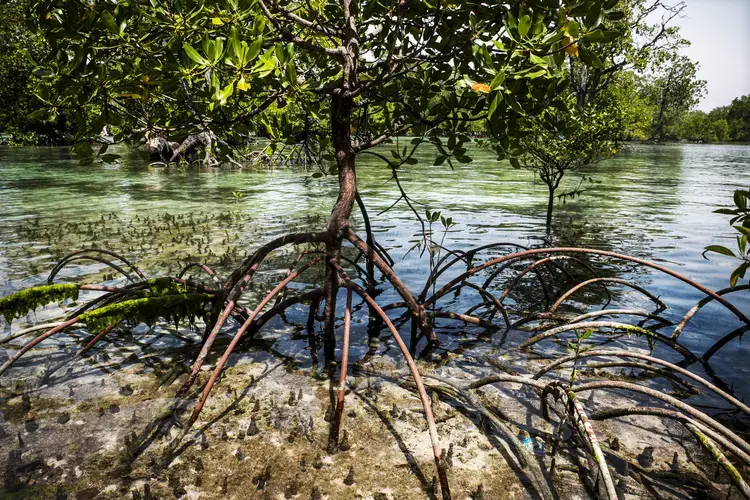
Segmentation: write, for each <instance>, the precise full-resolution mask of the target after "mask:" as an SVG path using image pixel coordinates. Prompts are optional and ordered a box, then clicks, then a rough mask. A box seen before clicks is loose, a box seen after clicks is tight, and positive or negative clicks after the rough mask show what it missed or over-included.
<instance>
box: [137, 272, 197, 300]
mask: <svg viewBox="0 0 750 500" xmlns="http://www.w3.org/2000/svg"><path fill="white" fill-rule="evenodd" d="M145 283H146V284H147V285H148V288H149V290H150V291H151V292H150V295H151V296H162V295H173V294H181V293H187V287H186V286H185V285H183V284H182V283H177V282H176V281H175V280H173V279H172V278H170V277H168V276H167V277H163V278H152V279H150V280H146V281H145Z"/></svg>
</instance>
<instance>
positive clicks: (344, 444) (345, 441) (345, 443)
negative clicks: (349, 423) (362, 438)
mask: <svg viewBox="0 0 750 500" xmlns="http://www.w3.org/2000/svg"><path fill="white" fill-rule="evenodd" d="M351 447H352V446H351V444H349V432H347V431H346V430H344V435H343V437H342V438H341V442H340V443H339V450H341V451H348V450H349V449H350V448H351Z"/></svg>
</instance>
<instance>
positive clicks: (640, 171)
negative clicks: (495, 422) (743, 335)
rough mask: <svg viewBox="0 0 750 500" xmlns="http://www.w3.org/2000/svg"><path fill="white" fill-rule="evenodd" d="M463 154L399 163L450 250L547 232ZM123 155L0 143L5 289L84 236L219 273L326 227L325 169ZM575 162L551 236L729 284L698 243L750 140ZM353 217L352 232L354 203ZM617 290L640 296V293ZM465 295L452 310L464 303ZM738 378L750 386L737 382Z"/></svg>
mask: <svg viewBox="0 0 750 500" xmlns="http://www.w3.org/2000/svg"><path fill="white" fill-rule="evenodd" d="M387 149H388V148H387V147H386V148H383V150H382V151H383V152H384V153H385V154H387V153H388V152H387ZM473 152H474V158H475V160H474V162H473V163H471V164H468V165H461V164H456V165H455V169H450V168H449V167H448V166H447V164H446V165H443V166H439V167H437V166H430V165H431V163H432V162H431V158H432V157H431V152H430V151H429V150H427V149H425V150H423V151H421V153H420V156H419V159H420V163H419V164H418V165H415V166H410V167H408V168H406V169H404V171H403V172H401V174H400V175H401V180H402V182H403V185H404V187H405V189H406V191H407V193H408V194H409V196H410V197H412V199H413V201H414V203H415V206H416V207H417V209H418V210H419V211H420V213H423V212H424V210H425V209H430V210H440V211H441V212H442V214H443V215H445V216H450V217H452V218H453V219H454V221H456V222H458V225H457V226H455V228H453V229H452V230H451V231H449V232H448V233H447V235H446V236H445V245H446V246H447V247H450V248H452V249H464V250H466V249H469V248H471V247H474V246H478V245H483V244H485V243H489V242H496V241H509V242H515V243H519V244H522V245H525V246H534V245H541V244H542V243H543V242H544V238H545V231H544V215H545V214H544V211H545V206H546V187H545V186H544V185H543V184H542V183H541V182H539V181H535V179H534V177H533V175H532V174H531V173H530V172H527V171H516V170H513V169H512V168H510V166H509V165H508V164H507V162H497V161H495V160H494V159H493V158H492V157H491V155H490V153H488V152H485V151H481V150H478V149H474V150H473ZM120 153H122V154H123V157H122V158H121V160H120V162H119V163H118V164H116V165H102V164H94V165H91V166H80V165H78V164H77V162H76V161H74V160H71V159H70V158H69V157H68V155H67V153H66V151H65V150H63V149H43V148H38V149H35V148H24V149H10V148H0V206H1V207H2V210H0V295H5V294H7V293H10V292H11V291H14V290H17V289H20V288H22V287H24V286H29V285H31V284H36V283H40V282H42V281H43V280H44V279H45V278H46V276H47V273H48V272H49V270H50V269H51V267H52V266H53V265H54V262H55V261H56V260H57V259H59V258H60V257H61V256H62V255H64V254H66V253H68V252H71V251H74V250H77V249H80V248H82V247H84V246H91V245H92V244H94V245H95V246H99V247H106V248H110V249H113V250H116V251H119V252H122V253H123V254H124V255H126V256H128V257H130V258H132V259H133V260H134V261H136V262H137V263H138V264H139V265H140V266H142V267H143V268H144V269H146V270H148V271H151V272H159V273H162V274H163V273H167V272H170V273H174V272H176V271H177V270H179V268H180V267H181V263H184V261H186V260H187V259H188V258H189V257H191V256H192V257H194V258H196V259H198V260H201V261H203V262H206V263H207V264H209V265H212V266H214V267H216V268H217V269H219V270H222V271H226V270H228V269H230V268H231V265H232V264H234V263H236V262H238V261H239V260H240V259H241V258H242V256H244V255H245V254H246V253H247V252H249V251H250V250H251V249H252V248H254V247H257V246H259V245H260V244H262V243H263V242H265V241H268V240H269V239H270V238H272V237H274V236H278V235H280V234H283V233H285V232H289V231H293V230H306V229H310V228H322V227H324V224H325V219H326V216H327V215H328V213H329V212H330V209H331V206H332V204H333V202H334V200H335V196H336V185H335V180H334V179H333V178H330V177H324V178H321V179H314V178H312V176H311V172H309V171H304V170H302V169H291V168H277V169H264V170H255V171H251V170H245V171H234V172H228V171H219V170H201V169H198V168H189V169H186V170H181V169H177V168H170V169H149V168H148V167H147V163H146V162H145V161H144V160H142V159H141V158H140V157H139V156H138V155H136V154H134V153H132V152H128V151H125V150H120ZM357 173H358V178H359V185H360V192H361V195H362V198H363V199H364V201H365V203H366V204H367V206H368V209H369V212H370V215H371V218H372V222H373V225H374V229H375V231H376V232H377V238H378V239H379V240H380V241H381V243H382V244H383V245H384V246H386V247H387V248H389V250H390V252H391V255H392V256H393V257H394V258H395V260H396V262H397V264H396V270H397V271H398V272H399V273H400V275H401V277H402V278H403V279H404V280H405V282H406V283H407V284H408V285H409V286H410V287H411V288H412V289H413V290H419V289H421V288H422V285H423V283H424V279H425V276H426V273H427V272H428V270H429V258H428V255H427V254H426V253H425V254H422V255H421V256H420V252H419V251H418V250H414V251H411V252H409V249H410V248H411V247H412V246H413V245H414V242H416V241H418V240H419V238H420V226H419V224H418V223H417V222H416V220H415V217H414V215H413V213H411V211H410V209H409V208H408V206H407V205H406V204H405V203H403V201H401V202H399V203H398V204H396V206H395V207H394V208H392V209H391V210H390V211H388V212H387V213H385V214H382V215H378V213H379V212H381V211H382V210H385V209H386V208H388V207H389V206H391V205H392V204H393V202H394V201H396V199H398V197H399V191H398V189H397V187H396V185H395V183H394V182H393V181H392V180H390V177H391V175H390V170H389V169H388V168H387V166H385V165H383V164H381V163H378V160H377V159H376V158H375V157H374V156H371V155H363V156H362V157H361V159H360V161H359V164H358V170H357ZM585 174H586V175H591V176H592V177H593V178H594V179H595V181H596V183H594V184H588V183H586V184H585V185H587V186H588V189H589V191H588V192H587V193H585V194H584V195H583V196H582V197H581V198H577V199H575V200H574V201H572V202H568V203H567V204H562V203H558V206H557V207H556V209H555V216H554V226H555V231H554V233H553V235H552V238H553V241H554V243H555V244H557V245H561V246H562V245H580V246H589V247H593V248H600V249H606V250H613V251H618V252H622V253H627V254H631V255H635V256H638V257H642V258H646V259H650V260H655V261H658V262H660V263H662V264H664V265H666V266H668V267H670V268H672V269H674V270H677V271H679V272H681V273H683V274H685V275H686V276H688V277H690V278H692V279H695V280H697V281H699V282H700V283H702V284H704V285H706V286H708V287H710V288H713V289H721V288H724V287H726V286H728V278H729V274H730V272H731V270H732V269H733V268H734V264H735V263H734V261H732V260H731V259H728V258H725V257H719V256H712V257H711V259H710V260H706V259H704V258H703V257H702V255H701V254H702V251H703V248H704V247H705V246H706V245H710V244H724V245H727V246H729V247H733V246H734V241H733V238H734V236H733V234H732V231H731V230H730V228H729V226H728V225H727V217H726V216H722V215H718V214H715V213H713V211H714V210H715V209H716V208H719V207H721V206H725V205H729V204H730V203H731V199H732V198H731V195H732V192H733V191H734V190H735V189H737V188H747V186H748V185H750V146H728V145H720V146H705V145H674V146H658V147H655V146H632V148H631V149H630V150H629V151H627V152H624V153H622V154H620V155H618V156H617V157H615V158H613V159H611V160H608V161H606V162H602V163H600V164H597V165H594V166H592V167H590V168H589V169H587V170H586V172H585ZM579 179H580V177H578V176H571V177H569V178H568V179H566V180H565V181H564V183H563V186H562V187H561V190H563V191H564V190H569V189H574V188H576V187H577V186H578V184H579ZM235 192H238V193H241V197H236V196H234V195H233V193H235ZM165 214H168V215H167V216H166V217H165ZM179 215H182V216H183V219H182V220H183V221H187V220H189V219H192V222H191V223H190V224H189V225H186V226H185V227H187V228H188V229H187V230H183V231H181V232H180V234H178V233H177V231H176V230H174V231H173V229H172V228H171V227H170V225H169V223H168V222H167V221H169V220H170V217H171V216H179ZM354 218H355V226H356V227H357V229H359V230H361V229H362V224H361V221H360V219H359V214H358V213H356V209H355V217H354ZM438 226H439V223H438ZM183 229H184V228H183ZM436 229H439V227H436ZM289 252H291V250H290V251H289ZM285 263H288V259H287V260H286V261H284V262H282V260H280V259H279V260H274V261H271V263H270V264H269V267H268V268H267V269H269V270H274V269H275V270H278V269H280V268H281V267H282V266H283V265H286V264H285ZM612 272H613V273H614V274H617V275H618V276H619V277H624V278H629V279H633V280H635V281H636V282H638V283H639V284H641V285H644V286H646V287H648V289H649V290H651V291H653V292H654V293H656V294H657V295H660V296H661V297H662V299H663V300H664V301H665V302H667V303H668V305H669V306H670V308H671V309H670V310H669V311H668V312H667V313H665V316H667V317H668V318H669V319H673V320H675V319H679V318H680V317H681V316H682V315H683V314H684V312H685V311H686V310H687V309H689V308H690V307H691V306H692V305H693V304H695V302H697V301H698V300H699V299H700V298H701V297H702V295H701V293H700V292H698V291H695V290H691V289H690V288H689V287H688V286H686V285H683V284H680V283H679V282H677V281H676V280H674V279H673V278H670V277H668V276H665V275H663V274H659V273H655V272H652V271H649V270H647V269H643V268H634V267H622V266H620V267H617V268H616V269H615V268H613V270H612ZM105 274H106V273H105ZM60 276H61V278H62V279H64V280H65V279H80V278H85V279H87V280H89V281H94V280H96V281H100V280H101V279H102V278H103V279H105V280H108V279H109V280H113V279H114V277H112V276H106V275H103V274H102V273H101V266H97V265H90V264H88V263H83V262H82V263H78V265H75V266H72V267H70V268H68V269H66V270H65V271H63V273H61V275H60ZM392 299H395V297H394V295H393V294H392V293H391V292H388V291H386V292H385V293H384V294H383V295H382V296H381V297H379V300H380V301H381V302H382V303H388V302H390V301H391V300H392ZM462 300H463V299H462ZM627 300H632V301H633V303H634V304H635V303H637V305H644V304H643V303H642V302H638V300H637V297H635V296H633V298H632V299H631V298H630V296H627V297H626V301H627ZM731 300H732V301H733V302H734V303H735V304H737V305H738V306H739V307H740V308H741V309H742V310H744V311H746V312H750V307H748V306H749V305H750V298H749V296H748V295H747V294H745V293H736V294H734V295H732V296H731ZM459 305H461V306H462V307H459V308H458V309H457V310H459V312H463V311H464V310H465V309H466V308H468V305H467V306H466V307H463V306H464V305H466V304H463V303H460V304H459ZM738 324H739V323H738V321H737V320H736V319H735V318H733V317H732V315H731V314H729V313H727V312H726V311H723V310H722V309H721V308H719V307H716V306H708V307H706V308H705V309H704V310H702V312H701V313H700V314H698V316H696V318H694V320H693V321H692V322H691V324H690V325H689V327H688V329H687V330H686V332H685V333H684V334H683V337H681V339H682V341H683V342H684V343H685V345H686V346H688V347H689V348H691V349H694V350H695V352H698V353H700V352H703V351H704V350H705V349H706V348H707V347H709V346H710V345H711V344H712V343H713V342H714V341H715V340H717V339H718V338H720V337H721V336H722V335H724V334H726V333H728V332H729V331H731V330H733V329H734V328H736V327H737V326H738ZM406 330H408V328H407V329H406ZM749 355H750V349H749V348H748V346H747V343H746V342H737V341H733V342H732V344H731V346H729V347H728V348H725V349H724V350H723V351H721V353H720V355H718V356H717V357H716V358H714V360H715V361H719V358H720V360H721V361H720V362H715V363H714V369H715V371H716V374H717V375H718V376H719V377H720V378H721V379H722V380H724V381H726V382H727V384H729V385H731V384H733V383H734V382H741V381H743V380H746V377H747V376H748V375H749V374H750V371H749V370H748V369H747V368H743V367H744V366H747V363H746V360H747V359H748V356H749ZM735 390H736V391H737V393H738V394H740V395H741V396H748V395H750V389H746V388H745V387H744V386H739V385H738V386H737V387H735Z"/></svg>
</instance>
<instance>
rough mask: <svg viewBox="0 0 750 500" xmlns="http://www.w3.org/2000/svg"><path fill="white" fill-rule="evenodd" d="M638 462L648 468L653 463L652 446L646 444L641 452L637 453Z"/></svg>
mask: <svg viewBox="0 0 750 500" xmlns="http://www.w3.org/2000/svg"><path fill="white" fill-rule="evenodd" d="M638 463H639V464H641V466H642V467H646V468H649V467H651V466H652V465H654V447H653V446H646V447H645V448H644V449H643V452H642V453H641V454H640V455H638Z"/></svg>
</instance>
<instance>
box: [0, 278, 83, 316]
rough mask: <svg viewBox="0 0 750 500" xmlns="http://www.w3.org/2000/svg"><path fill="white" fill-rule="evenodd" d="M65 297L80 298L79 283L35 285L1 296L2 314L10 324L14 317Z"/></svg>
mask: <svg viewBox="0 0 750 500" xmlns="http://www.w3.org/2000/svg"><path fill="white" fill-rule="evenodd" d="M65 299H73V300H76V299H78V285H72V284H62V285H44V286H35V287H33V288H27V289H25V290H21V291H20V292H16V293H14V294H11V295H8V296H6V297H3V298H0V314H2V315H3V316H5V320H6V321H7V322H8V324H10V323H11V322H12V321H13V320H14V319H16V318H20V317H21V316H25V315H26V314H27V313H28V312H29V311H33V310H35V309H36V308H37V307H40V306H44V305H47V304H51V303H53V302H61V301H63V300H65Z"/></svg>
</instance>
